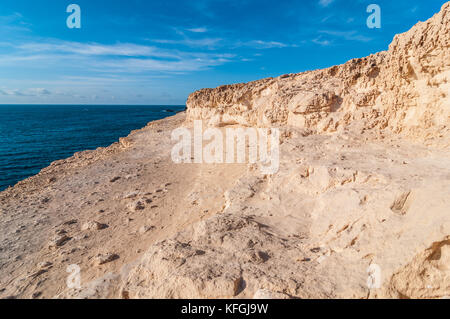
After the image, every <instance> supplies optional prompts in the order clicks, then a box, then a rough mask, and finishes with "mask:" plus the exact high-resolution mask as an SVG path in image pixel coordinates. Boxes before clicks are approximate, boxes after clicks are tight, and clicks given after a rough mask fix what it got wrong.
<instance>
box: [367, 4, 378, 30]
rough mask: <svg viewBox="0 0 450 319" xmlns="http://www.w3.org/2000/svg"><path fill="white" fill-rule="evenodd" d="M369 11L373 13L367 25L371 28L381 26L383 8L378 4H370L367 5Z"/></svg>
mask: <svg viewBox="0 0 450 319" xmlns="http://www.w3.org/2000/svg"><path fill="white" fill-rule="evenodd" d="M366 11H367V13H371V15H369V17H368V18H367V27H368V28H369V29H380V28H381V8H380V6H379V5H378V4H370V5H369V6H368V7H367V10H366Z"/></svg>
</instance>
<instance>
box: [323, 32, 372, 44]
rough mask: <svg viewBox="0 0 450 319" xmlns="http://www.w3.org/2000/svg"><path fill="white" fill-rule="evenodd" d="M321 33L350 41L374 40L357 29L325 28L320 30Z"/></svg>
mask: <svg viewBox="0 0 450 319" xmlns="http://www.w3.org/2000/svg"><path fill="white" fill-rule="evenodd" d="M319 33H322V34H326V35H330V36H334V37H337V38H342V39H344V40H348V41H359V42H369V41H372V38H369V37H366V36H363V35H360V34H358V32H357V31H330V30H324V31H319Z"/></svg>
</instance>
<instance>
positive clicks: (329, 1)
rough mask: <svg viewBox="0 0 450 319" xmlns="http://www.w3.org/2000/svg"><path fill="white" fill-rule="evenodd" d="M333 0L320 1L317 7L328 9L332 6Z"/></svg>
mask: <svg viewBox="0 0 450 319" xmlns="http://www.w3.org/2000/svg"><path fill="white" fill-rule="evenodd" d="M333 2H334V0H320V1H319V5H320V6H321V7H328V6H329V5H330V4H332V3H333Z"/></svg>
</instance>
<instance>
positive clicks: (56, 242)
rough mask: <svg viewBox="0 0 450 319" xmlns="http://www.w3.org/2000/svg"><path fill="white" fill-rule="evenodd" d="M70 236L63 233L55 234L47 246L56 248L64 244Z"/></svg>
mask: <svg viewBox="0 0 450 319" xmlns="http://www.w3.org/2000/svg"><path fill="white" fill-rule="evenodd" d="M70 239H71V238H70V237H69V236H67V235H65V234H62V235H56V236H55V237H53V238H52V239H51V240H50V242H49V243H48V247H49V248H57V247H61V246H62V245H64V244H65V243H66V242H67V241H69V240H70Z"/></svg>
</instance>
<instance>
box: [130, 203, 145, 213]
mask: <svg viewBox="0 0 450 319" xmlns="http://www.w3.org/2000/svg"><path fill="white" fill-rule="evenodd" d="M128 208H129V209H130V210H131V211H132V212H136V211H139V210H143V209H145V205H144V204H143V203H142V202H140V201H138V202H135V203H131V204H129V205H128Z"/></svg>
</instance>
